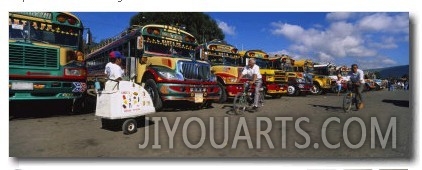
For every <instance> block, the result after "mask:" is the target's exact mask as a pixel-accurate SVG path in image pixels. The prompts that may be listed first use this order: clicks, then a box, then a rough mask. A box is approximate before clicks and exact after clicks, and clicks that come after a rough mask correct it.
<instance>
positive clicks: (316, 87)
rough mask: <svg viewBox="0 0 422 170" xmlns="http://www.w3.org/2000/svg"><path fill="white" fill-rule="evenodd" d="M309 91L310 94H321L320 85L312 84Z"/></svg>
mask: <svg viewBox="0 0 422 170" xmlns="http://www.w3.org/2000/svg"><path fill="white" fill-rule="evenodd" d="M311 93H312V94H321V93H322V90H321V87H320V86H319V85H318V84H314V85H312V88H311Z"/></svg>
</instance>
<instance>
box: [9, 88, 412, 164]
mask: <svg viewBox="0 0 422 170" xmlns="http://www.w3.org/2000/svg"><path fill="white" fill-rule="evenodd" d="M409 94H410V93H409V92H408V91H407V92H405V91H394V92H389V91H385V90H384V91H375V92H367V93H365V95H364V97H365V104H366V105H365V108H364V109H363V110H360V111H352V112H351V113H349V114H345V113H344V112H343V110H342V108H341V106H342V97H341V96H337V95H336V94H327V95H321V96H314V95H309V96H306V97H304V96H299V97H288V96H283V97H282V98H281V99H268V100H266V103H265V106H264V108H262V109H260V110H259V111H258V112H254V113H246V114H244V115H241V116H239V115H229V114H228V113H230V112H231V104H230V103H226V104H213V107H212V108H208V109H202V110H195V109H189V107H188V106H187V105H184V104H180V105H179V106H180V107H181V108H183V109H170V110H167V111H163V112H158V113H155V114H152V115H148V116H147V117H146V120H147V123H146V124H144V123H142V124H141V125H142V127H140V128H139V129H138V132H137V133H135V134H132V135H123V133H122V131H120V130H119V128H115V129H113V128H110V127H108V128H102V125H101V119H99V118H98V117H95V116H94V113H88V114H79V115H69V114H68V113H65V110H64V109H63V105H60V104H58V103H35V104H34V103H23V104H20V105H19V107H18V108H19V111H18V112H19V114H18V115H16V114H15V113H13V114H15V115H16V116H15V118H14V119H12V120H10V121H9V127H10V129H9V132H10V134H9V143H10V144H9V149H10V150H9V156H11V157H206V158H209V157H212V158H216V157H281V158H331V159H338V158H340V159H342V158H347V159H350V158H353V159H364V158H365V159H367V158H393V159H407V160H409V159H410V158H412V155H413V154H412V152H413V150H414V145H413V136H414V133H415V132H414V121H413V120H414V113H413V112H412V104H413V103H412V99H411V98H410V95H409ZM409 101H410V102H409ZM29 108H30V109H29ZM13 112H15V111H13ZM371 118H372V122H371ZM211 119H213V120H214V121H212V120H211ZM224 119H226V120H227V123H226V124H227V127H225V123H224V122H225V121H224ZM282 119H284V120H286V121H285V123H284V125H285V126H284V127H283V122H282V121H281V120H282ZM157 120H159V121H157ZM177 120H179V121H178V123H176V122H177ZM258 120H262V121H261V124H260V125H258V126H257V121H258ZM329 120H335V121H332V122H330V123H329V124H328V126H326V127H323V124H324V122H327V121H329ZM360 120H361V123H362V124H363V125H364V126H365V128H364V130H363V131H364V133H365V134H366V136H365V137H362V125H361V124H359V121H360ZM374 120H376V122H377V123H378V124H379V129H380V130H381V133H382V134H381V135H382V137H383V138H385V139H386V141H385V148H384V149H383V148H382V145H381V143H380V139H379V137H378V133H377V130H374V132H375V135H372V134H371V127H373V126H375V124H374ZM392 120H393V121H392ZM394 120H395V123H394ZM337 121H339V122H337ZM166 122H168V126H167V128H169V129H173V130H174V128H176V129H175V131H174V136H173V138H172V139H173V140H171V139H169V135H168V131H167V130H166V125H167V124H166ZM349 122H350V124H348V123H349ZM268 123H271V124H270V125H269V124H268ZM201 124H202V126H201ZM296 124H297V125H298V126H299V127H300V129H299V130H298V128H295V126H296ZM347 124H348V125H347ZM346 125H347V126H346ZM389 125H390V126H391V127H390V130H391V131H392V132H390V133H389V137H388V138H386V131H387V129H389V127H388V126H389ZM201 127H202V128H203V129H201ZM184 128H185V130H184ZM267 128H270V129H269V133H268V137H267V138H266V135H259V134H263V132H262V131H265V130H267ZM211 129H214V131H213V132H212V130H211ZM344 129H345V130H344ZM372 129H374V128H372ZM394 129H395V131H394ZM237 130H239V132H237ZM284 130H285V132H283V131H284ZM323 131H325V132H326V135H322V134H321V133H322V132H323ZM201 132H202V133H201ZM225 132H227V135H225V134H224V133H225ZM343 132H344V133H345V134H346V136H344V135H343ZM146 133H148V134H146ZM283 134H284V135H283ZM394 135H395V136H394ZM283 136H285V140H283ZM324 136H326V139H327V140H324ZM371 138H373V139H374V142H372V141H371ZM257 139H260V140H257ZM225 140H226V143H223V142H224V141H225ZM171 141H172V142H171ZM213 141H215V144H214V142H213ZM258 141H260V144H258ZM269 141H271V142H269ZM394 141H395V148H393V143H394ZM145 142H148V143H147V144H146V143H145ZM360 142H363V143H360ZM189 143H190V145H189ZM222 143H223V144H222ZM271 143H272V145H273V147H272V146H271ZM337 143H338V144H339V146H338V147H336V148H335V149H330V147H333V146H329V144H331V145H335V144H337ZM371 143H374V144H375V145H374V148H371ZM140 144H146V145H145V147H144V148H139V145H140ZM220 144H222V145H220ZM216 145H220V147H221V148H220V149H217V148H216V147H215V146H216ZM158 147H159V148H160V149H154V148H158ZM301 147H303V148H301ZM351 147H355V149H352V148H351Z"/></svg>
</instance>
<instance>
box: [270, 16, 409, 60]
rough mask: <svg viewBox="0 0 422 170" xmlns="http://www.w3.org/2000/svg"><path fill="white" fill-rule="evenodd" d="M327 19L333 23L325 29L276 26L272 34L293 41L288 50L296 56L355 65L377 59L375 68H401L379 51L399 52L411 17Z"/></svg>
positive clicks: (273, 27) (342, 17) (287, 25)
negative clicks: (399, 42)
mask: <svg viewBox="0 0 422 170" xmlns="http://www.w3.org/2000/svg"><path fill="white" fill-rule="evenodd" d="M352 15H353V16H352ZM326 19H327V20H329V21H330V23H329V25H327V26H325V28H323V27H321V26H320V25H319V24H314V25H319V26H318V27H313V28H304V27H302V26H300V25H293V24H289V23H282V22H273V23H271V26H272V29H271V33H272V34H273V35H278V36H283V37H285V38H287V39H288V40H290V41H291V42H292V43H291V45H290V46H289V47H288V50H289V51H291V52H292V53H297V54H298V55H302V56H306V55H309V54H311V55H314V57H316V59H317V60H320V61H321V62H324V61H325V62H335V60H336V59H339V58H348V60H351V61H352V60H354V61H359V60H361V59H369V58H377V60H374V61H373V62H374V63H373V64H374V65H376V64H377V63H378V64H383V65H391V64H397V62H396V61H394V60H392V59H389V58H387V59H385V58H379V57H378V55H379V52H378V50H380V49H392V48H397V44H396V43H397V42H398V41H405V40H403V38H402V37H403V34H404V35H405V37H406V34H407V35H408V29H409V23H408V22H409V19H408V13H396V14H386V13H369V14H368V13H329V14H327V15H326ZM375 31H376V32H375ZM353 58H355V59H353ZM342 60H344V59H342ZM371 60H372V59H371ZM369 64H370V63H368V65H369Z"/></svg>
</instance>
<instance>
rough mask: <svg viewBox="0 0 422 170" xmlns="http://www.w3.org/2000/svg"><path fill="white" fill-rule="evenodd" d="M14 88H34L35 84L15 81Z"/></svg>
mask: <svg viewBox="0 0 422 170" xmlns="http://www.w3.org/2000/svg"><path fill="white" fill-rule="evenodd" d="M12 90H34V84H33V83H26V82H13V83H12Z"/></svg>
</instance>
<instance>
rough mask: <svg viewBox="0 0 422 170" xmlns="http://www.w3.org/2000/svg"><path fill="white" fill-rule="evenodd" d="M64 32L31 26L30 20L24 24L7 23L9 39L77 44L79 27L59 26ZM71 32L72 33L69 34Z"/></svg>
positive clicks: (68, 44) (66, 44) (67, 44)
mask: <svg viewBox="0 0 422 170" xmlns="http://www.w3.org/2000/svg"><path fill="white" fill-rule="evenodd" d="M60 28H61V29H62V30H65V31H66V32H65V33H58V32H52V31H51V30H49V31H47V30H46V29H44V30H41V29H36V28H34V27H33V26H31V21H28V22H27V23H26V25H14V24H12V25H9V39H27V40H30V41H36V42H43V43H46V44H57V45H64V46H79V41H78V40H79V36H77V35H79V34H80V33H81V30H80V29H77V28H71V27H66V26H60ZM70 33H72V34H73V35H71V34H70Z"/></svg>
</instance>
